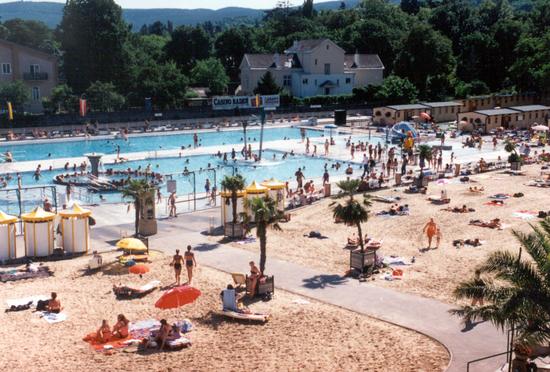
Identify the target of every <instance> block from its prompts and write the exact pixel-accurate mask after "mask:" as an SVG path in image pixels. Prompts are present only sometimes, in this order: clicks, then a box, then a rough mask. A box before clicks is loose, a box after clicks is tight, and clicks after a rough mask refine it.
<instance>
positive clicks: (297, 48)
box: [285, 39, 328, 53]
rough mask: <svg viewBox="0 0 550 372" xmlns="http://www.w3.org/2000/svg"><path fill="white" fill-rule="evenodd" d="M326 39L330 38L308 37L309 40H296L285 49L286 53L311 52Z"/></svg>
mask: <svg viewBox="0 0 550 372" xmlns="http://www.w3.org/2000/svg"><path fill="white" fill-rule="evenodd" d="M325 40H328V39H307V40H300V41H295V42H294V44H292V46H291V47H290V48H288V49H287V50H285V53H296V52H309V51H311V50H313V49H315V48H317V47H318V46H319V45H321V43H323V42H324V41H325Z"/></svg>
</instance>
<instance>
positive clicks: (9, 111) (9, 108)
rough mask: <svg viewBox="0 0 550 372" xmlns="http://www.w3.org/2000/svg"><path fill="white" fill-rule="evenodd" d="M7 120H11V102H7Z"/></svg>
mask: <svg viewBox="0 0 550 372" xmlns="http://www.w3.org/2000/svg"><path fill="white" fill-rule="evenodd" d="M8 119H10V120H13V107H12V106H11V102H8Z"/></svg>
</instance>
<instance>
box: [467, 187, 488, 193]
mask: <svg viewBox="0 0 550 372" xmlns="http://www.w3.org/2000/svg"><path fill="white" fill-rule="evenodd" d="M469 190H470V192H478V193H479V192H483V191H485V187H483V186H480V187H477V186H470V188H469Z"/></svg>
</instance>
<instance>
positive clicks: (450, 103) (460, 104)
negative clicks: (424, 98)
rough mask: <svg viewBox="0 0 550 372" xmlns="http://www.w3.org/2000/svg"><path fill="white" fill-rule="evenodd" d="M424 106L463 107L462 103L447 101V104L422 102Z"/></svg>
mask: <svg viewBox="0 0 550 372" xmlns="http://www.w3.org/2000/svg"><path fill="white" fill-rule="evenodd" d="M420 103H422V104H423V105H426V106H430V107H445V106H462V103H460V102H455V101H446V102H420Z"/></svg>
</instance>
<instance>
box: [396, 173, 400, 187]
mask: <svg viewBox="0 0 550 372" xmlns="http://www.w3.org/2000/svg"><path fill="white" fill-rule="evenodd" d="M399 185H401V173H396V174H395V186H399Z"/></svg>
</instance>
